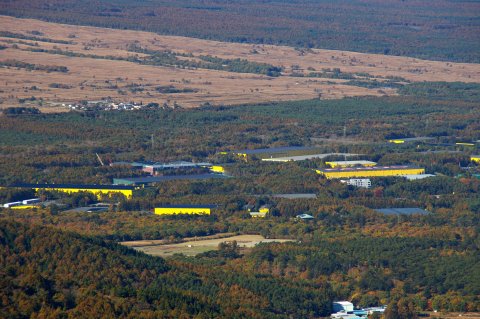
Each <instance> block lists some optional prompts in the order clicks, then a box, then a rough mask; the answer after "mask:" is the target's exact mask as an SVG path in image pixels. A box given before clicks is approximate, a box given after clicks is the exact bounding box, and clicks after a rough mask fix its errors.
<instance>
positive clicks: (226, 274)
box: [0, 221, 332, 319]
mask: <svg viewBox="0 0 480 319" xmlns="http://www.w3.org/2000/svg"><path fill="white" fill-rule="evenodd" d="M0 264H1V269H2V270H0V273H1V274H2V276H1V279H0V296H1V307H0V316H2V317H3V318H12V319H13V318H67V317H72V318H80V317H82V318H87V317H88V318H114V317H115V318H193V317H194V318H289V317H290V316H295V317H304V318H307V317H312V318H313V317H318V316H319V315H326V314H328V312H329V311H330V309H329V308H330V302H331V298H332V292H331V289H330V288H329V285H328V284H326V283H324V284H321V283H317V284H313V283H310V284H309V283H306V282H295V281H292V280H288V279H280V278H275V277H273V276H268V275H266V276H265V275H262V276H260V275H255V274H254V273H248V272H242V271H238V272H236V271H227V270H229V269H228V268H227V267H221V264H218V265H216V264H215V263H209V262H208V261H205V262H198V263H196V264H186V263H185V262H182V261H173V262H165V261H164V260H163V259H161V258H159V257H150V256H147V255H144V254H142V253H138V252H136V251H134V250H131V249H128V248H125V247H122V246H120V245H117V244H112V243H106V242H104V241H101V240H96V239H92V238H87V237H82V236H79V235H76V234H74V233H71V232H60V231H57V230H53V229H50V228H45V227H29V226H25V225H22V224H18V223H14V222H10V221H0ZM299 304H300V305H301V306H300V307H298V305H299Z"/></svg>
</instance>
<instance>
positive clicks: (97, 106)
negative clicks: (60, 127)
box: [62, 101, 158, 111]
mask: <svg viewBox="0 0 480 319" xmlns="http://www.w3.org/2000/svg"><path fill="white" fill-rule="evenodd" d="M62 106H64V107H68V108H69V109H70V110H73V111H134V110H142V109H148V108H158V104H157V103H149V104H139V103H134V102H130V103H129V102H120V103H115V102H111V101H85V102H82V103H75V104H62Z"/></svg>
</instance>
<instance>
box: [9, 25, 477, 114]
mask: <svg viewBox="0 0 480 319" xmlns="http://www.w3.org/2000/svg"><path fill="white" fill-rule="evenodd" d="M0 30H4V31H7V32H10V33H12V34H13V35H12V34H10V35H9V36H0V46H1V47H2V48H3V49H2V50H0V63H1V62H4V61H7V60H10V61H21V62H25V63H29V64H34V65H41V66H64V67H67V68H68V72H55V71H53V72H48V71H45V70H28V69H27V68H19V67H15V66H0V102H1V103H0V108H2V107H8V106H16V105H18V104H19V100H21V99H31V100H32V101H29V100H27V101H24V102H23V103H25V104H27V105H28V104H31V105H41V106H43V107H42V111H49V110H50V111H58V110H62V109H65V110H68V109H67V108H66V107H64V106H63V104H70V103H78V102H80V101H82V100H88V101H99V100H104V99H107V98H111V99H112V100H113V101H115V102H136V103H140V102H142V103H144V104H146V103H149V102H155V103H159V104H160V105H163V104H166V105H168V106H172V105H173V104H177V105H180V106H182V107H197V106H199V105H201V104H203V103H206V102H208V103H210V104H214V105H233V104H244V103H259V102H269V101H288V100H301V99H312V98H318V97H320V96H321V98H322V99H323V98H326V99H333V98H342V97H354V96H381V95H395V94H396V90H395V89H394V88H388V87H381V88H367V87H363V86H355V85H352V84H351V83H350V84H349V85H347V84H346V82H348V80H347V79H340V78H329V77H300V76H298V75H307V74H309V73H312V72H322V70H326V69H330V70H333V69H339V70H340V71H341V72H342V73H352V74H353V73H355V74H362V73H363V74H368V80H378V81H379V82H383V81H386V80H387V77H401V78H403V79H405V80H408V81H449V82H453V81H461V82H480V64H468V63H451V62H438V61H426V60H419V59H414V58H409V57H395V56H385V55H376V54H363V53H355V52H347V51H334V50H320V49H311V50H310V49H309V50H300V49H295V48H291V47H285V46H272V45H253V44H236V43H224V42H218V41H207V40H200V39H194V38H185V37H178V36H161V35H157V34H155V33H150V32H140V31H127V30H113V29H105V28H95V27H80V26H71V25H63V24H55V23H48V22H42V21H39V20H32V19H18V18H13V17H7V16H0ZM18 34H20V35H21V36H16V35H18ZM4 35H5V34H4ZM29 37H30V38H29ZM32 37H36V38H37V39H34V40H32V39H31V38H32ZM39 38H44V39H50V40H53V41H40V40H39ZM132 46H135V47H138V48H142V49H147V50H155V51H158V52H167V51H168V52H175V54H179V56H178V59H179V60H183V59H187V60H190V61H197V60H199V57H200V56H212V57H219V58H223V59H237V58H240V59H245V60H248V61H250V62H257V63H268V64H271V65H273V66H276V67H282V68H283V72H282V75H281V76H278V77H270V76H266V75H262V74H253V73H236V72H229V71H223V70H213V69H202V68H184V67H178V66H154V65H145V64H139V63H135V62H131V61H125V59H126V58H128V57H131V58H132V57H135V56H136V57H140V58H141V57H143V56H145V54H143V53H137V52H131V47H132ZM129 48H130V51H129ZM39 49H43V50H49V51H52V50H61V51H63V52H70V53H72V54H80V55H83V57H77V56H66V55H61V54H53V53H51V52H32V51H31V50H37V51H38V50H39ZM86 55H90V57H87V56H86ZM91 56H96V57H91ZM107 56H109V58H99V57H107ZM112 57H113V58H112ZM121 59H123V60H121ZM59 84H61V85H59ZM169 86H171V87H174V88H175V89H177V90H178V91H179V92H162V90H159V89H158V88H159V87H169ZM32 97H34V99H33V98H32Z"/></svg>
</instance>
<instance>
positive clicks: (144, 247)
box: [121, 235, 292, 257]
mask: <svg viewBox="0 0 480 319" xmlns="http://www.w3.org/2000/svg"><path fill="white" fill-rule="evenodd" d="M233 241H237V244H238V245H239V246H240V247H241V248H251V247H254V246H255V245H257V244H258V243H271V242H280V243H283V242H288V241H292V240H291V239H265V237H263V236H261V235H237V236H230V237H221V236H216V238H212V237H208V236H207V238H198V239H197V240H187V241H184V242H182V243H179V244H166V243H165V242H164V241H152V240H145V241H135V242H123V243H121V244H122V245H125V246H128V247H132V248H134V249H136V250H139V251H142V252H144V253H146V254H149V255H153V256H162V257H167V256H171V255H173V254H184V255H186V256H195V255H198V254H200V253H204V252H206V251H210V250H216V249H217V247H218V244H220V243H222V242H233Z"/></svg>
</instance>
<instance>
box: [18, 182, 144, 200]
mask: <svg viewBox="0 0 480 319" xmlns="http://www.w3.org/2000/svg"><path fill="white" fill-rule="evenodd" d="M10 187H16V188H32V189H35V191H37V192H38V191H39V190H45V191H57V192H63V193H69V194H70V193H78V192H89V193H93V194H95V195H97V197H100V194H103V195H109V194H122V195H124V196H125V197H127V198H132V196H133V190H134V189H135V187H133V186H120V185H91V184H90V185H85V184H13V185H11V186H10Z"/></svg>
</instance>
